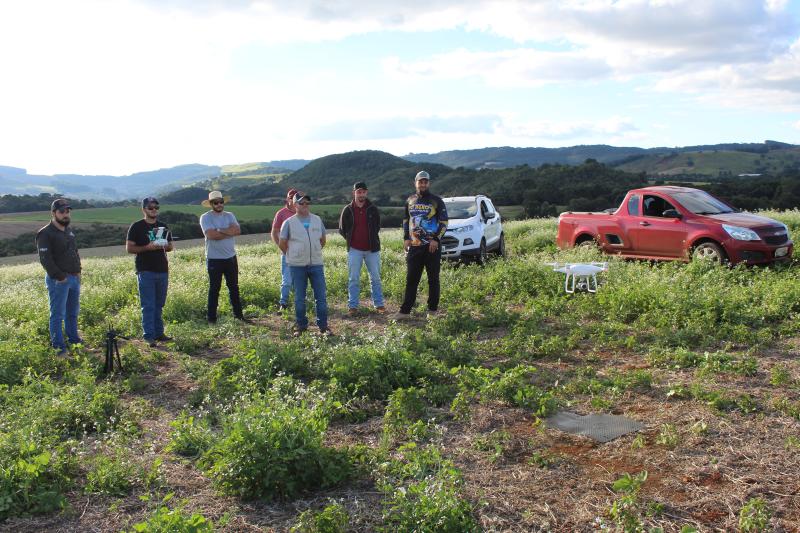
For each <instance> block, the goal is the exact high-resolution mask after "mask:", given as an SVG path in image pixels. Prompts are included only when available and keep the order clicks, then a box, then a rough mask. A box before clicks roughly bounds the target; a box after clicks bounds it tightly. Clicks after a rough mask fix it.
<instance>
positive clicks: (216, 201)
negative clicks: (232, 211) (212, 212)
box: [211, 200, 225, 205]
mask: <svg viewBox="0 0 800 533" xmlns="http://www.w3.org/2000/svg"><path fill="white" fill-rule="evenodd" d="M224 204H225V201H224V200H214V201H213V202H211V205H224Z"/></svg>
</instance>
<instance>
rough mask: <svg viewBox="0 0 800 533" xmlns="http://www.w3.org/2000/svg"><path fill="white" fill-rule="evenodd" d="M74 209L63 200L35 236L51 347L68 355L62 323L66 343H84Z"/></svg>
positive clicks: (59, 352)
mask: <svg viewBox="0 0 800 533" xmlns="http://www.w3.org/2000/svg"><path fill="white" fill-rule="evenodd" d="M71 211H72V208H71V207H70V205H69V202H68V201H67V200H65V199H64V198H59V199H57V200H54V201H53V203H52V204H51V206H50V212H51V218H50V223H49V224H48V225H47V226H45V227H43V228H42V229H40V230H39V232H38V233H37V234H36V249H37V250H38V251H39V261H40V262H41V263H42V266H43V267H44V269H45V272H46V275H45V278H44V282H45V285H46V286H47V297H48V299H49V301H50V345H51V346H52V347H53V348H55V349H56V350H58V355H59V356H60V357H63V356H65V355H67V345H66V343H65V342H64V333H63V331H62V323H63V326H64V329H65V330H66V332H67V342H69V343H70V344H81V343H83V340H81V338H80V336H79V335H78V313H79V312H80V295H81V258H80V255H78V247H77V245H76V243H75V234H74V233H73V232H72V230H71V229H70V228H69V223H70V212H71Z"/></svg>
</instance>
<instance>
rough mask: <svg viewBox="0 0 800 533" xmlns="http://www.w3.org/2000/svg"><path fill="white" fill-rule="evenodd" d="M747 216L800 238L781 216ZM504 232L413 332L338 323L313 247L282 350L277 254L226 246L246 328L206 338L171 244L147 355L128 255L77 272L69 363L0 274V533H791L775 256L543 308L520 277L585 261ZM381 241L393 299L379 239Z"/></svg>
mask: <svg viewBox="0 0 800 533" xmlns="http://www.w3.org/2000/svg"><path fill="white" fill-rule="evenodd" d="M768 216H773V217H775V218H778V219H779V220H781V221H783V222H785V223H786V224H787V225H788V226H789V228H790V230H791V231H793V232H797V231H798V229H799V228H800V213H798V212H796V211H795V212H787V213H770V214H769V215H768ZM505 227H506V234H507V242H508V249H509V257H508V258H507V259H506V260H502V261H501V260H495V261H490V262H489V264H488V265H487V266H485V267H480V266H478V265H459V264H450V263H447V264H445V265H444V266H443V268H442V274H441V278H442V304H441V308H442V313H441V314H440V316H437V317H435V318H431V319H427V318H425V317H424V315H423V314H422V311H423V309H424V300H425V298H424V293H425V288H424V283H423V289H422V290H421V292H422V294H421V297H420V300H419V302H418V306H417V309H416V312H417V315H416V317H415V318H413V319H412V320H411V321H409V322H403V323H399V324H398V323H394V322H393V321H391V320H390V319H389V318H388V317H387V316H385V315H379V314H377V313H374V312H372V311H371V310H369V309H364V310H363V312H362V313H361V315H360V316H359V317H357V318H351V317H348V316H347V312H346V311H347V303H346V293H347V271H346V252H345V247H344V243H343V242H342V240H341V238H339V237H338V236H336V235H334V236H332V237H331V239H330V242H329V246H327V247H326V248H325V252H324V256H325V265H326V266H325V269H326V281H327V285H328V301H329V304H330V305H331V325H332V327H333V328H334V329H335V331H336V332H337V334H338V335H337V336H336V337H334V338H332V339H325V338H322V337H318V336H313V335H308V336H305V337H301V338H299V339H294V338H293V337H292V336H291V334H290V327H291V316H290V315H286V314H284V315H279V314H277V313H276V304H277V300H278V288H279V278H280V268H279V265H280V258H279V255H278V254H277V252H276V249H275V247H274V246H271V245H268V244H264V243H262V244H255V245H242V246H240V247H239V265H240V286H241V292H242V297H243V300H244V302H245V305H246V308H245V313H246V314H247V315H248V316H249V317H251V318H253V319H254V321H255V324H254V325H246V324H242V323H240V322H238V321H234V320H232V319H231V318H230V314H231V311H230V308H229V305H228V302H227V301H226V299H225V298H222V299H221V303H220V305H221V309H220V321H219V323H218V324H217V325H216V326H213V327H209V326H208V325H207V324H206V323H205V320H204V318H205V312H204V306H205V301H206V288H207V274H206V272H205V269H204V265H203V261H202V250H201V249H200V248H193V249H187V250H179V251H176V252H173V253H171V254H170V269H171V270H170V288H169V296H168V300H167V305H166V307H165V310H164V317H165V320H166V322H167V333H168V334H170V335H172V336H175V337H177V338H176V341H175V342H172V343H169V344H167V345H165V346H162V347H159V348H157V349H151V348H149V347H148V346H147V345H146V344H144V343H142V342H141V341H140V340H138V338H139V337H140V336H141V331H140V326H139V313H140V311H139V302H138V297H137V294H136V279H135V276H134V274H133V261H132V258H130V257H119V258H102V259H101V258H97V259H94V258H89V259H85V260H84V273H83V286H82V295H81V306H82V309H81V315H80V329H81V334H82V336H83V337H84V338H85V339H86V340H87V346H86V347H84V348H81V349H79V350H77V351H76V352H75V353H74V354H73V355H71V356H70V357H69V358H67V359H56V358H54V357H53V354H52V352H51V351H50V350H49V349H48V347H47V342H48V333H47V328H48V326H47V324H48V314H47V295H46V291H45V289H44V283H43V280H42V276H43V274H42V271H41V267H40V266H39V265H38V264H35V263H34V264H29V265H19V266H12V267H3V268H0V284H2V286H3V287H4V288H8V290H7V291H6V295H7V298H5V299H4V303H3V305H2V306H0V520H1V521H4V522H2V523H0V527H7V528H9V529H12V530H15V529H17V530H20V529H21V530H37V531H38V530H43V531H46V530H52V529H60V530H83V529H95V530H102V531H120V530H125V531H135V530H142V531H147V530H159V529H158V528H162V529H161V530H211V528H212V527H219V528H221V529H223V530H225V529H226V528H227V529H229V530H242V529H248V528H250V529H253V528H261V529H274V530H280V531H288V530H289V529H291V528H295V530H297V531H341V530H344V531H400V530H403V531H410V530H416V531H478V530H491V531H535V530H563V531H574V530H588V529H592V528H593V527H596V526H597V525H598V524H599V525H604V526H606V527H610V528H615V527H616V528H619V529H620V530H645V531H649V530H652V528H663V529H664V530H665V531H681V530H685V531H690V530H691V528H697V529H698V530H735V529H737V528H742V529H747V530H751V531H756V530H760V529H763V528H764V527H767V526H772V527H774V528H776V529H781V528H783V529H790V528H791V526H792V525H793V524H795V523H797V522H798V521H800V505H798V501H797V499H796V497H795V496H793V494H794V493H793V491H794V490H795V489H796V487H794V485H793V483H794V478H793V477H792V476H786V475H785V473H786V472H792V471H795V470H796V466H797V465H796V453H797V449H798V442H800V435H798V433H797V421H798V420H800V362H798V360H797V358H796V357H794V356H793V354H794V353H796V351H797V349H798V347H800V321H798V313H800V303H799V302H800V276H798V275H797V274H798V270H800V264H799V263H798V261H794V262H791V263H789V264H786V265H781V266H776V267H769V268H749V269H748V268H745V267H736V268H725V267H719V266H713V265H707V264H699V263H694V264H683V263H665V264H651V263H645V262H633V261H630V262H623V261H618V260H612V261H611V268H610V270H609V272H608V273H607V274H604V275H603V276H601V286H600V289H599V291H598V293H597V294H595V295H590V294H585V293H579V294H575V295H567V294H565V293H564V292H563V288H562V286H563V277H562V275H560V274H558V273H555V272H553V271H552V269H551V268H550V267H548V266H547V265H546V264H545V263H548V262H551V261H559V262H564V261H590V260H597V259H600V257H599V256H597V255H595V254H596V253H597V252H596V251H593V250H589V249H581V250H569V251H558V250H557V249H556V248H555V246H554V244H553V241H554V237H555V229H556V226H555V220H553V219H544V220H528V221H520V222H512V223H508V224H507V225H506V226H505ZM382 242H383V244H384V250H383V252H382V257H381V259H382V272H383V276H382V278H383V284H384V292H385V294H386V297H387V302H388V304H389V306H390V307H392V308H397V306H398V305H399V303H400V300H401V298H402V294H403V289H404V282H405V268H404V264H403V255H402V251H401V248H402V241H401V236H400V232H399V231H397V230H394V231H386V232H385V233H384V234H383V237H382ZM365 275H366V274H365ZM362 281H363V282H362V287H364V288H365V290H366V288H367V287H368V285H369V284H368V283H366V280H362ZM9 295H11V296H13V297H8V296H9ZM362 296H363V300H364V301H367V295H366V294H364V295H362ZM310 308H313V306H310ZM310 312H311V311H310ZM108 326H113V327H114V328H115V329H116V330H118V331H119V332H120V333H121V334H123V335H125V336H127V337H130V338H131V340H122V341H121V352H122V354H121V355H122V360H123V365H124V368H125V372H124V373H122V374H115V375H111V376H105V375H104V374H103V372H102V361H101V357H102V346H103V345H102V343H103V340H104V335H105V331H106V329H107V327H108ZM557 409H569V410H571V411H575V412H578V413H580V414H586V413H589V412H612V413H615V414H623V415H627V416H630V417H632V418H635V419H637V420H640V421H642V422H644V423H645V425H646V427H645V429H644V430H643V431H641V432H639V433H637V434H632V435H627V436H624V437H621V438H620V439H617V440H615V441H612V442H610V443H607V444H602V445H601V444H598V443H595V442H593V441H590V440H589V439H587V438H584V437H577V436H572V435H569V434H565V433H561V432H559V431H556V430H553V429H549V428H548V427H547V426H546V425H545V424H543V423H542V419H543V418H545V417H547V416H548V415H549V414H551V413H553V412H554V411H556V410H557ZM754 458H757V459H754ZM646 472H649V475H648V474H647V473H646ZM741 480H747V482H746V483H744V482H741ZM251 500H256V501H255V502H252V501H251ZM176 502H179V503H176ZM148 528H149V529H148ZM165 528H166V529H165ZM169 528H173V529H169ZM180 528H184V529H180ZM191 528H195V529H191ZM686 528H690V529H686Z"/></svg>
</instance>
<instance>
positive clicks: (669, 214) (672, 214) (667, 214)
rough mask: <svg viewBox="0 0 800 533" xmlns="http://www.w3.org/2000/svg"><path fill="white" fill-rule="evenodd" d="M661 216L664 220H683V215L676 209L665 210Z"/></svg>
mask: <svg viewBox="0 0 800 533" xmlns="http://www.w3.org/2000/svg"><path fill="white" fill-rule="evenodd" d="M661 216H662V217H664V218H683V215H681V214H680V213H679V212H678V210H677V209H667V210H665V211H664V212H663V213H661Z"/></svg>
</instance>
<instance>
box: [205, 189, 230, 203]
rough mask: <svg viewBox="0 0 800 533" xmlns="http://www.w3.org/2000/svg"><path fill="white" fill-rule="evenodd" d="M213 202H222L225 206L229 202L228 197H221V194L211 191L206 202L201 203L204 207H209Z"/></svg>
mask: <svg viewBox="0 0 800 533" xmlns="http://www.w3.org/2000/svg"><path fill="white" fill-rule="evenodd" d="M214 200H222V201H223V202H225V203H226V204H227V203H228V202H230V201H231V197H230V196H222V193H221V192H219V191H211V192H210V193H208V200H203V201H202V202H201V203H202V205H203V206H204V207H211V202H213V201H214Z"/></svg>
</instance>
